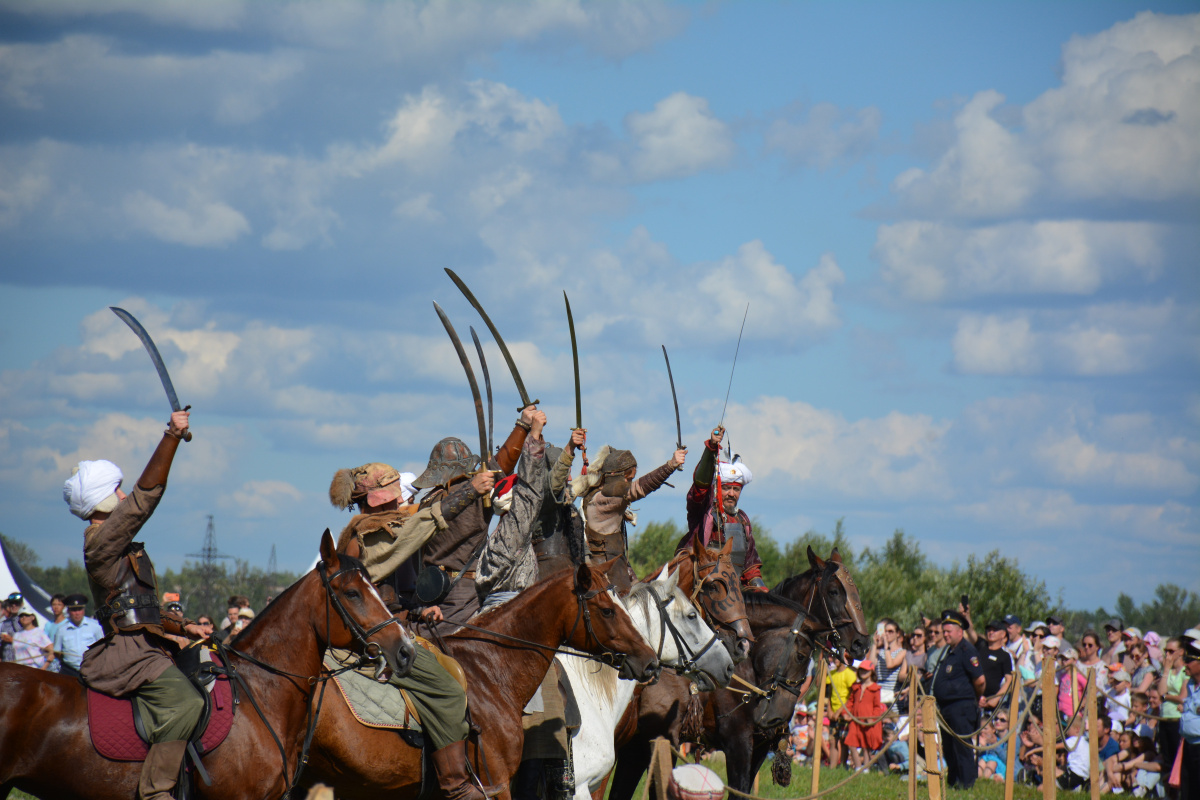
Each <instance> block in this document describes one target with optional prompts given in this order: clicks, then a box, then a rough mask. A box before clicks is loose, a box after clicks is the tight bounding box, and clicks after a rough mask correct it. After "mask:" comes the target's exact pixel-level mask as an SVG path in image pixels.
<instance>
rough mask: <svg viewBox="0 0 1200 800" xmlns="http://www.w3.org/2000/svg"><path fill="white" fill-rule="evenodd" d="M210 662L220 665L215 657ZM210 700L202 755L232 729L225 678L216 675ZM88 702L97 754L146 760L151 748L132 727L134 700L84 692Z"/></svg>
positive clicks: (123, 759)
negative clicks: (210, 709)
mask: <svg viewBox="0 0 1200 800" xmlns="http://www.w3.org/2000/svg"><path fill="white" fill-rule="evenodd" d="M213 663H215V664H218V665H219V664H220V663H221V662H220V659H218V658H217V657H216V656H215V655H214V656H213ZM209 697H210V698H211V699H212V714H211V715H210V716H209V719H208V727H207V728H205V729H204V734H203V736H201V738H200V746H199V750H200V754H201V755H204V754H205V753H208V752H209V751H211V750H213V749H215V748H216V746H217V745H219V744H220V743H221V742H223V741H225V737H226V736H228V735H229V729H230V728H232V727H233V692H232V690H231V689H230V687H229V681H228V680H226V679H225V677H224V676H218V677H217V679H216V681H214V688H213V690H212V692H210V693H209ZM87 700H88V728H89V730H90V731H91V734H92V745H93V746H94V747H95V748H96V752H97V753H99V754H100V755H102V756H104V757H105V758H109V759H112V760H113V761H145V759H146V754H147V753H149V752H150V745H148V744H146V743H145V742H143V741H142V738H141V737H140V736H138V733H137V729H135V728H134V727H133V701H132V700H130V699H129V698H124V697H111V696H109V695H106V694H100V693H99V692H94V691H92V690H91V689H88V690H87Z"/></svg>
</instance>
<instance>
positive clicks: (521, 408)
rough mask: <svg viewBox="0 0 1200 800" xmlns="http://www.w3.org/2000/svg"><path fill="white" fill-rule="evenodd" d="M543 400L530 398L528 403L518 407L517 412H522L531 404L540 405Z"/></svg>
mask: <svg viewBox="0 0 1200 800" xmlns="http://www.w3.org/2000/svg"><path fill="white" fill-rule="evenodd" d="M541 402H542V401H541V400H530V401H529V402H528V403H526V404H525V405H523V406H521V407H520V408H518V409H517V413H518V414H520V413H521V412H522V411H524V410H525V409H527V408H529V407H530V406H536V405H538V404H539V403H541Z"/></svg>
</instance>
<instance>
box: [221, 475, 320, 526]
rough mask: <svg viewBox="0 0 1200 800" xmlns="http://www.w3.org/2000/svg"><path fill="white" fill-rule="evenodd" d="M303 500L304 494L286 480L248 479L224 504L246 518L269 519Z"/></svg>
mask: <svg viewBox="0 0 1200 800" xmlns="http://www.w3.org/2000/svg"><path fill="white" fill-rule="evenodd" d="M302 500H304V494H303V493H302V492H301V491H300V490H299V489H297V488H296V487H295V486H292V485H291V484H290V483H287V482H286V481H246V482H245V483H243V484H242V485H241V487H240V488H238V489H236V490H235V491H234V492H233V493H232V494H231V495H230V497H229V501H230V502H227V503H225V504H224V505H226V506H229V507H232V508H233V509H235V510H236V512H237V515H238V516H239V517H242V518H244V519H267V518H270V517H276V516H279V514H280V513H282V512H283V511H284V509H285V507H287V506H289V505H295V504H297V503H299V502H301V501H302Z"/></svg>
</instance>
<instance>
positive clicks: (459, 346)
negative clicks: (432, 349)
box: [433, 301, 492, 470]
mask: <svg viewBox="0 0 1200 800" xmlns="http://www.w3.org/2000/svg"><path fill="white" fill-rule="evenodd" d="M433 310H434V311H436V312H437V315H438V319H440V320H441V321H442V325H443V326H445V328H446V333H448V334H450V341H451V342H453V343H454V350H455V352H457V353H458V360H459V361H460V362H462V365H463V369H464V370H465V371H466V373H467V383H469V384H471V397H472V398H474V400H475V420H476V422H478V423H479V452H480V462H479V463H480V469H481V470H484V469H488V462H489V461H491V459H492V454H491V452H490V451H489V449H488V440H487V427H486V424H485V423H484V421H483V399H482V398H481V397H480V396H479V384H478V383H476V382H475V370H473V369H471V361H470V359H468V358H467V351H466V350H464V349H463V343H462V340H461V339H459V338H458V332H457V331H455V330H454V326H453V325H451V324H450V318H449V317H447V316H446V312H445V311H442V307H441V306H439V305H438V304H437V302H436V301H435V302H434V304H433Z"/></svg>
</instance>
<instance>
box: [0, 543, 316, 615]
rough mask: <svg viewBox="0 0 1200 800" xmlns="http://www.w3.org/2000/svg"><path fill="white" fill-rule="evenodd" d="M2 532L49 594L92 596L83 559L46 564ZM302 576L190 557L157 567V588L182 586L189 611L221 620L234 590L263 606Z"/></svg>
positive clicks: (12, 551) (242, 563)
mask: <svg viewBox="0 0 1200 800" xmlns="http://www.w3.org/2000/svg"><path fill="white" fill-rule="evenodd" d="M0 537H2V538H3V540H4V547H5V549H6V550H8V552H9V554H10V555H11V556H12V557H13V558H15V559H16V560H17V561H18V562H19V563H20V564H21V568H22V569H24V570H25V572H26V574H28V575H29V577H30V578H31V579H33V582H34V583H36V584H37V585H38V586H41V587H42V588H43V589H45V590H46V591H47V592H48V593H49V594H52V595H53V594H72V593H74V592H81V593H83V594H85V595H88V599H89V601H90V600H91V592H90V590H89V589H88V579H87V572H86V571H85V570H84V568H83V562H82V561H76V560H75V559H70V560H69V561H68V562H67V565H66V566H65V567H43V566H41V564H40V562H41V559H40V558H39V556H38V554H37V552H36V551H35V550H34V549H33V548H32V547H30V546H29V545H27V544H25V543H24V542H20V541H16V540H14V539H10V538H9V537H7V536H4V535H3V534H0ZM299 577H300V576H299V575H297V574H295V573H293V572H286V571H283V572H274V573H268V572H267V571H266V570H263V569H260V568H259V567H255V566H251V565H250V563H249V562H248V561H243V560H242V559H236V560H235V561H234V563H233V565H232V566H230V565H229V564H227V563H225V562H218V563H216V564H214V565H212V567H211V568H209V570H206V569H205V568H204V566H203V565H201V564H200V563H198V562H195V561H185V562H184V563H183V567H182V568H181V569H178V570H175V569H167V570H158V590H159V592H160V594H161V593H162V592H178V593H179V599H180V602H182V603H183V608H184V613H186V614H187V616H189V617H191V618H192V619H195V618H196V617H198V616H199V615H201V614H208V615H209V616H211V617H212V618H213V619H214V620H217V622H218V624H219V622H220V620H221V618H222V617H224V616H225V603H226V601H227V600H228V599H229V597H230V595H244V596H245V597H248V598H249V599H250V607H251V608H253V609H254V610H255V611H261V610H262V608H263V606H265V605H266V604H267V598H269V597H274V596H276V595H278V594H279V593H280V592H282V591H283V590H284V589H286V588H287V587H288V586H290V585H292V584H293V583H294V582H295V581H296V579H297V578H299ZM89 610H91V609H90V607H89Z"/></svg>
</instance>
